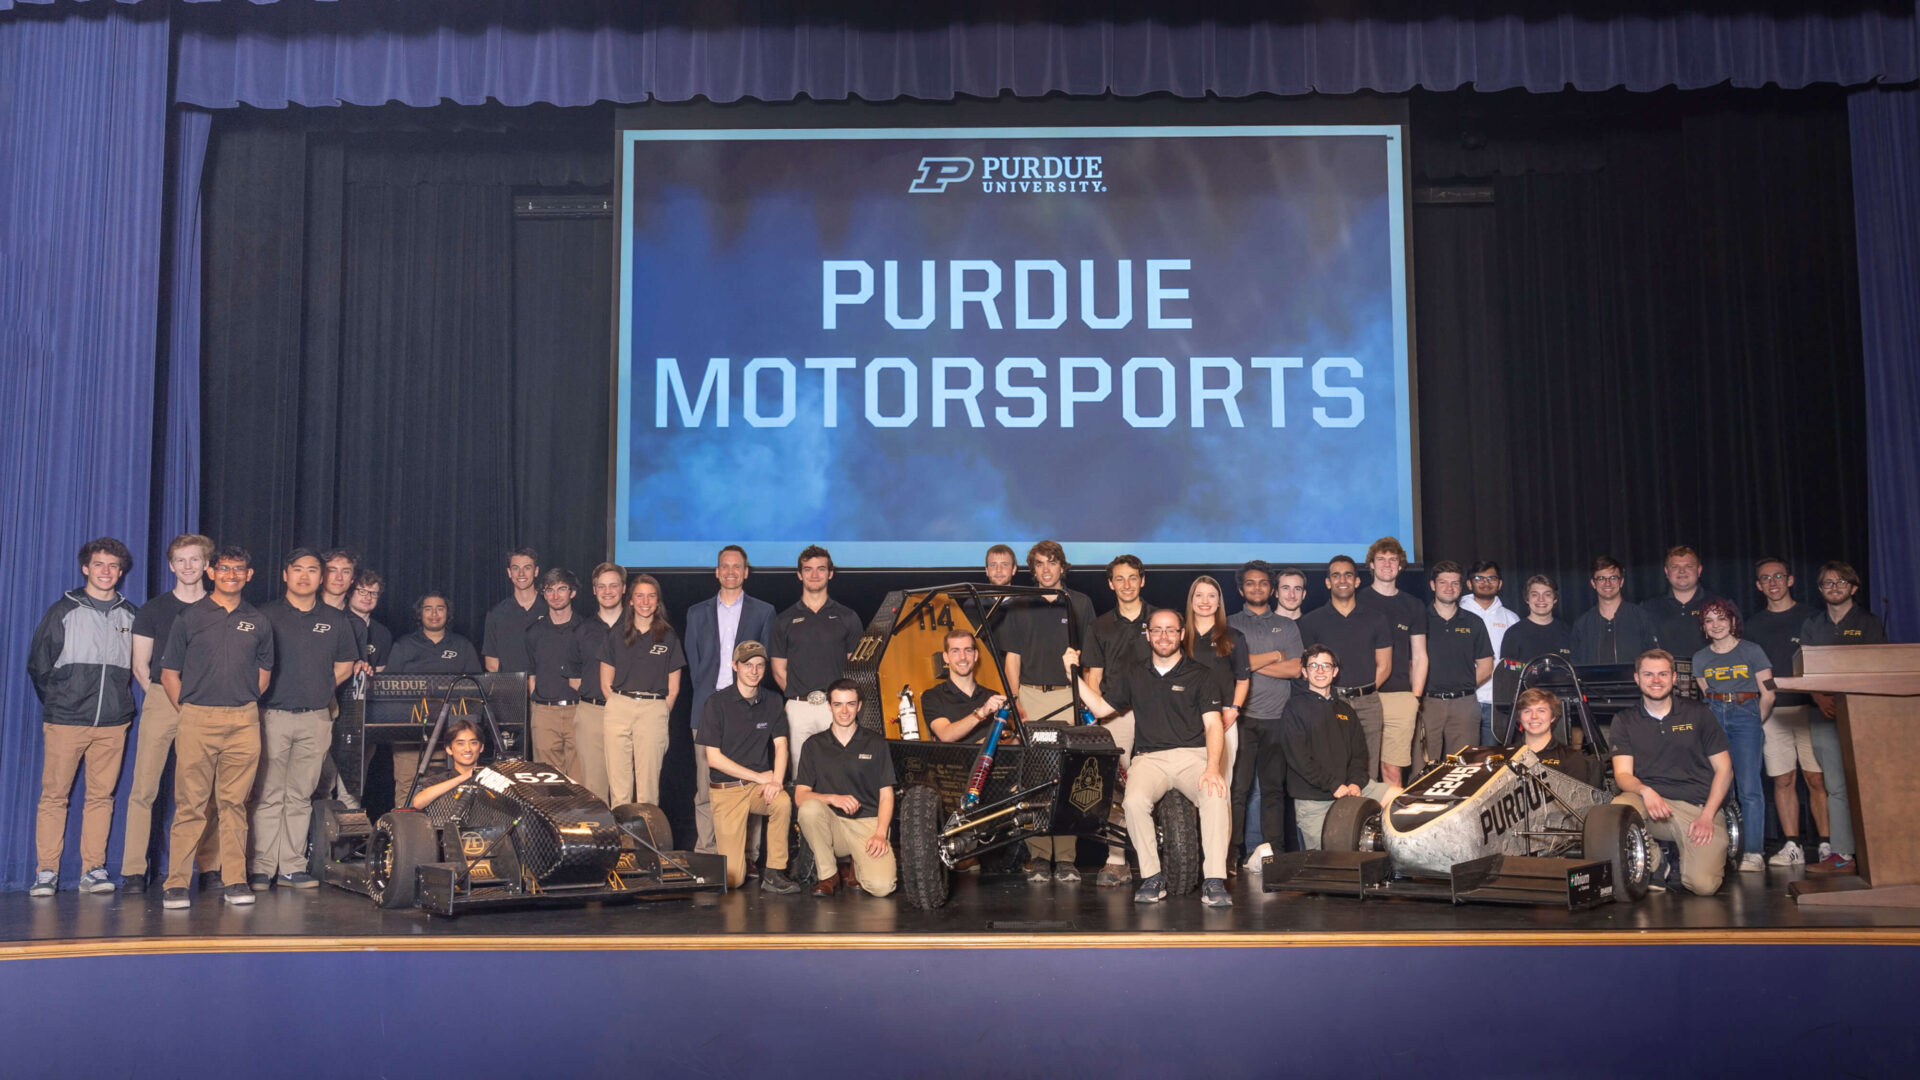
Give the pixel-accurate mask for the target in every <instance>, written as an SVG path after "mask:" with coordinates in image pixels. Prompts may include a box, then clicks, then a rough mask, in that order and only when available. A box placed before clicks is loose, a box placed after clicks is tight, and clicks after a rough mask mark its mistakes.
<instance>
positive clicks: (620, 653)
mask: <svg viewBox="0 0 1920 1080" xmlns="http://www.w3.org/2000/svg"><path fill="white" fill-rule="evenodd" d="M599 660H600V689H601V693H602V695H604V696H605V697H606V699H607V708H606V720H605V725H604V730H603V733H602V737H603V738H604V739H605V742H606V748H607V787H608V790H609V792H610V793H611V795H612V798H611V799H609V800H608V801H609V802H611V803H612V804H613V805H614V806H620V805H622V804H625V803H630V802H643V803H654V804H658V803H659V801H660V766H661V763H662V762H664V761H665V760H666V758H667V717H668V716H669V715H670V714H671V713H672V712H673V702H674V699H675V698H677V697H679V696H680V672H681V669H682V668H685V667H686V666H687V658H686V654H685V653H683V652H682V651H681V649H680V635H678V634H676V633H674V632H673V625H672V624H671V623H669V622H668V621H667V613H666V611H665V610H664V609H662V608H661V606H660V582H659V581H658V580H657V579H656V578H655V577H654V576H653V575H652V574H640V575H637V576H635V577H634V579H633V582H632V583H631V584H629V585H628V586H627V610H626V612H625V613H624V614H623V615H622V616H621V618H620V622H619V624H618V625H617V626H615V627H614V628H613V629H612V630H611V631H609V632H608V634H607V636H606V640H605V643H604V644H603V645H602V646H601V649H600V656H599Z"/></svg>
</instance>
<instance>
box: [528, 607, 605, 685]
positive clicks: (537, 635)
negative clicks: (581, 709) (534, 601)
mask: <svg viewBox="0 0 1920 1080" xmlns="http://www.w3.org/2000/svg"><path fill="white" fill-rule="evenodd" d="M584 621H585V620H583V619H581V618H580V616H579V615H578V614H575V615H573V616H571V617H569V618H568V619H567V621H566V622H563V623H560V624H558V625H555V624H554V622H553V612H552V611H551V610H548V611H547V612H545V613H543V614H542V615H541V616H540V617H539V618H538V619H535V620H534V622H533V625H532V626H530V627H528V628H527V661H528V664H529V665H530V666H529V668H528V673H529V674H531V675H532V676H533V700H535V701H537V702H540V703H542V704H545V703H547V702H553V701H573V700H577V699H578V698H579V697H580V695H581V694H582V693H586V692H591V693H592V695H593V696H594V697H599V696H600V694H599V691H598V687H599V685H600V667H599V664H598V662H597V661H596V662H595V664H594V667H593V671H592V672H591V673H589V672H587V671H586V667H587V659H588V657H589V656H598V655H599V648H598V646H597V645H596V647H595V650H594V652H593V653H591V654H589V653H585V652H582V651H581V649H580V645H581V643H582V642H583V641H585V640H586V639H585V638H584V637H582V636H581V633H580V628H581V626H582V624H583V623H584ZM571 679H579V680H580V686H581V689H579V690H575V689H574V688H573V687H572V685H570V683H569V680H571Z"/></svg>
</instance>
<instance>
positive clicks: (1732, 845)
mask: <svg viewBox="0 0 1920 1080" xmlns="http://www.w3.org/2000/svg"><path fill="white" fill-rule="evenodd" d="M1720 812H1721V813H1723V814H1725V815H1726V822H1727V874H1726V880H1728V881H1738V880H1740V879H1739V877H1738V876H1737V875H1738V874H1739V873H1740V845H1741V843H1742V842H1743V841H1744V839H1745V837H1746V835H1747V822H1746V819H1745V818H1744V817H1742V816H1741V814H1740V803H1739V800H1737V799H1735V798H1734V797H1733V792H1731V791H1729V792H1728V793H1727V801H1726V805H1724V806H1722V807H1721V808H1720Z"/></svg>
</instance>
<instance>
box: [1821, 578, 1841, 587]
mask: <svg viewBox="0 0 1920 1080" xmlns="http://www.w3.org/2000/svg"><path fill="white" fill-rule="evenodd" d="M1820 587H1821V588H1823V589H1844V588H1846V587H1847V583H1846V582H1845V581H1843V580H1841V579H1840V578H1828V579H1827V580H1825V581H1823V582H1821V583H1820Z"/></svg>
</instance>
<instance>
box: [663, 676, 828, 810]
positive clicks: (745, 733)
mask: <svg viewBox="0 0 1920 1080" xmlns="http://www.w3.org/2000/svg"><path fill="white" fill-rule="evenodd" d="M786 737H787V707H786V703H785V702H783V701H781V700H780V692H779V691H778V690H776V689H774V686H773V681H772V680H771V679H769V680H766V681H764V682H762V683H761V684H760V693H759V694H758V695H757V696H755V698H754V699H753V700H752V701H748V700H747V699H746V698H744V697H741V696H740V686H739V684H737V683H736V684H734V685H733V686H729V687H727V688H726V689H725V690H715V691H714V692H713V693H712V695H711V696H709V697H708V698H707V703H706V705H705V706H704V707H703V708H702V709H701V712H700V727H699V730H698V731H697V732H696V733H695V735H694V737H693V741H694V742H696V743H698V744H699V745H701V746H717V747H719V748H720V752H721V753H722V754H725V755H726V756H727V758H728V760H730V761H732V762H733V763H734V764H735V765H738V766H740V767H741V768H744V769H749V770H751V771H753V772H767V771H768V770H770V769H772V768H773V740H775V739H784V738H786ZM713 779H714V781H715V782H716V783H724V782H726V781H729V780H735V779H738V777H733V776H727V775H726V774H724V773H721V772H718V771H715V772H714V773H713ZM830 794H836V795H837V794H839V792H831V793H830Z"/></svg>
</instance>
